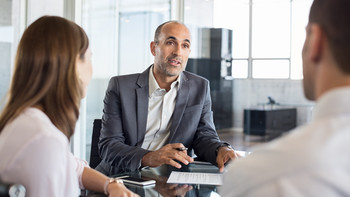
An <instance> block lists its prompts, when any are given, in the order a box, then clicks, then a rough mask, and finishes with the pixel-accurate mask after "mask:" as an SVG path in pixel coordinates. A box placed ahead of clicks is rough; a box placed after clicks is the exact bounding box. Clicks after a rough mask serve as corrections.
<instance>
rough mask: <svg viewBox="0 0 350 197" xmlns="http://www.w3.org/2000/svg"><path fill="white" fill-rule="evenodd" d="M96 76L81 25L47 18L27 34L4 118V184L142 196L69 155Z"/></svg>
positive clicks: (47, 191) (30, 191) (42, 192)
mask: <svg viewBox="0 0 350 197" xmlns="http://www.w3.org/2000/svg"><path fill="white" fill-rule="evenodd" d="M91 76H92V65H91V51H90V49H89V41H88V38H87V36H86V34H85V32H84V30H83V29H82V28H81V27H79V26H78V25H76V24H75V23H73V22H71V21H68V20H66V19H64V18H61V17H55V16H44V17H41V18H39V19H38V20H36V21H35V22H34V23H33V24H31V25H30V26H29V27H28V28H27V29H26V30H25V32H24V33H23V36H22V38H21V41H20V43H19V46H18V50H17V55H16V60H15V67H14V74H13V78H12V82H11V87H10V90H9V93H8V98H7V103H6V105H5V107H4V109H3V111H2V112H1V115H0V158H1V160H0V179H1V180H2V181H5V182H14V183H20V184H22V185H24V186H25V187H26V190H27V196H29V197H31V196H32V197H39V196H51V197H53V196H59V197H62V196H79V191H80V190H79V187H80V188H84V187H85V188H86V189H89V190H93V191H97V192H104V193H106V194H108V195H109V196H137V195H136V194H134V193H132V192H131V191H129V190H128V189H127V188H126V187H125V186H124V185H123V183H122V182H121V181H119V180H116V179H110V178H108V177H106V176H105V175H103V174H101V173H99V172H97V171H95V170H93V169H91V168H89V167H88V165H87V163H86V162H85V161H82V160H79V159H77V158H75V157H74V156H73V154H72V153H71V152H70V147H69V140H70V138H71V136H72V135H73V134H74V129H75V124H76V121H77V119H78V117H79V104H80V100H81V99H82V98H83V97H84V96H85V95H86V89H87V85H88V83H89V81H90V80H91Z"/></svg>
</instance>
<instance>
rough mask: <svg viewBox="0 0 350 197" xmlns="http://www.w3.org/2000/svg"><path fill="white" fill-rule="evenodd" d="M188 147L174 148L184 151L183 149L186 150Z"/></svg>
mask: <svg viewBox="0 0 350 197" xmlns="http://www.w3.org/2000/svg"><path fill="white" fill-rule="evenodd" d="M187 149H188V148H186V147H181V148H176V150H178V151H184V150H187Z"/></svg>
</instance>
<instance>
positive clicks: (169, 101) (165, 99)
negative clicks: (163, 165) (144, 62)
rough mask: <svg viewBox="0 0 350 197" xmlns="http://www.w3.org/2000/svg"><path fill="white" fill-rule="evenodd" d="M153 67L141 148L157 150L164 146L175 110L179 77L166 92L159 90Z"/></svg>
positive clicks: (150, 74) (150, 75) (150, 73)
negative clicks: (144, 132)
mask: <svg viewBox="0 0 350 197" xmlns="http://www.w3.org/2000/svg"><path fill="white" fill-rule="evenodd" d="M153 67H154V66H152V68H151V69H150V72H149V82H148V84H149V100H148V116H147V125H146V135H145V139H144V141H143V144H142V146H141V147H142V148H144V149H147V150H157V149H159V148H161V147H162V146H164V144H165V143H166V141H167V139H168V137H169V134H170V132H169V129H170V126H171V122H172V121H171V119H172V115H173V112H174V109H175V101H176V96H177V91H178V88H179V87H180V76H181V75H179V77H178V78H177V80H176V81H174V82H173V83H172V84H171V86H170V90H169V91H168V92H167V91H166V90H165V89H161V88H160V87H159V85H158V83H157V81H156V79H155V78H154V75H153Z"/></svg>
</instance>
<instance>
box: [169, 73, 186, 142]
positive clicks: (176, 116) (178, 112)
mask: <svg viewBox="0 0 350 197" xmlns="http://www.w3.org/2000/svg"><path fill="white" fill-rule="evenodd" d="M181 74H182V76H181V78H182V79H181V83H180V89H179V91H178V93H177V97H176V104H175V109H174V112H173V117H172V123H171V127H170V135H169V139H168V142H172V139H173V137H174V134H175V132H176V130H177V128H178V127H179V124H180V122H181V119H182V116H183V113H184V111H185V109H186V106H187V101H188V97H189V92H190V86H189V83H188V79H187V77H186V75H185V74H184V73H183V72H182V73H181Z"/></svg>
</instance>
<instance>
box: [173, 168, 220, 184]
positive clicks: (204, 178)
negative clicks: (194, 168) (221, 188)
mask: <svg viewBox="0 0 350 197" xmlns="http://www.w3.org/2000/svg"><path fill="white" fill-rule="evenodd" d="M222 182H223V174H219V173H197V172H177V171H173V172H171V174H170V176H169V178H168V181H167V183H178V184H203V185H222Z"/></svg>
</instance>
